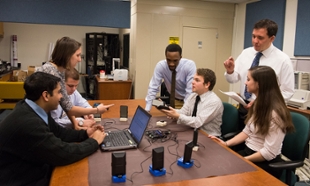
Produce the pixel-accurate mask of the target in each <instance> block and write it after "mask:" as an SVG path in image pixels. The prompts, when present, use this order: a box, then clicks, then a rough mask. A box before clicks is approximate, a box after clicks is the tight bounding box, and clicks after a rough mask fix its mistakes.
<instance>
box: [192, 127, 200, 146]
mask: <svg viewBox="0 0 310 186" xmlns="http://www.w3.org/2000/svg"><path fill="white" fill-rule="evenodd" d="M198 130H199V129H198V128H195V129H194V134H193V146H197V140H198Z"/></svg>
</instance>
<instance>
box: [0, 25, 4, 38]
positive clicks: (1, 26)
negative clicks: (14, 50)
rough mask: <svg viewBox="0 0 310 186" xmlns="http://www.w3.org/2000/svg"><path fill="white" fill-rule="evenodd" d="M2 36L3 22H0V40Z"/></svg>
mask: <svg viewBox="0 0 310 186" xmlns="http://www.w3.org/2000/svg"><path fill="white" fill-rule="evenodd" d="M3 36H4V28H3V22H0V38H2V37H3Z"/></svg>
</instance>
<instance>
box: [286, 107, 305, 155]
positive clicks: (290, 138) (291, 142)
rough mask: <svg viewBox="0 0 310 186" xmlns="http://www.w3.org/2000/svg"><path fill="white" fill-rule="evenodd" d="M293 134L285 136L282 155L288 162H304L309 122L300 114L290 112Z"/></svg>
mask: <svg viewBox="0 0 310 186" xmlns="http://www.w3.org/2000/svg"><path fill="white" fill-rule="evenodd" d="M291 116H292V121H293V124H294V126H295V132H293V133H288V134H286V135H285V138H284V141H283V146H282V154H283V155H284V156H286V157H287V158H289V159H290V160H292V161H294V160H302V161H303V160H304V159H305V157H306V153H307V148H306V147H307V145H308V141H309V132H310V125H309V120H308V119H307V118H306V117H305V116H303V115H302V114H299V113H296V112H291Z"/></svg>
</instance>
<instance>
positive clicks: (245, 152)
mask: <svg viewBox="0 0 310 186" xmlns="http://www.w3.org/2000/svg"><path fill="white" fill-rule="evenodd" d="M244 146H245V147H244V149H243V150H240V151H238V152H237V153H238V154H240V155H241V156H249V155H251V154H254V153H255V152H256V151H254V150H252V149H250V148H249V147H247V146H246V145H244ZM281 161H283V160H282V159H281V155H278V156H276V157H275V158H274V159H272V160H270V161H263V162H253V163H254V164H255V165H257V166H258V167H260V168H262V169H264V170H265V171H266V172H268V173H269V174H271V175H273V176H274V177H276V178H280V176H281V174H282V170H278V169H273V168H271V167H269V164H270V163H276V162H281Z"/></svg>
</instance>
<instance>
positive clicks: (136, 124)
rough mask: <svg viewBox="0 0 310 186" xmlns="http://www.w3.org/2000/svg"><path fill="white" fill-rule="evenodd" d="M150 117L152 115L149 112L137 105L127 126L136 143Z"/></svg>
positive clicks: (140, 137)
mask: <svg viewBox="0 0 310 186" xmlns="http://www.w3.org/2000/svg"><path fill="white" fill-rule="evenodd" d="M151 117H152V115H151V114H150V113H148V112H147V111H146V110H144V109H143V108H142V107H141V106H140V105H139V106H138V108H137V110H136V113H135V115H134V116H133V118H132V120H131V124H130V126H129V130H130V132H131V134H132V136H133V138H134V139H135V141H136V142H137V143H138V145H139V143H140V141H141V140H142V138H143V135H144V132H145V129H146V128H147V125H148V123H149V121H150V119H151Z"/></svg>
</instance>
